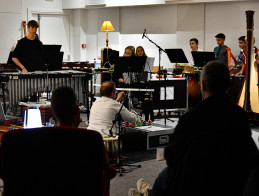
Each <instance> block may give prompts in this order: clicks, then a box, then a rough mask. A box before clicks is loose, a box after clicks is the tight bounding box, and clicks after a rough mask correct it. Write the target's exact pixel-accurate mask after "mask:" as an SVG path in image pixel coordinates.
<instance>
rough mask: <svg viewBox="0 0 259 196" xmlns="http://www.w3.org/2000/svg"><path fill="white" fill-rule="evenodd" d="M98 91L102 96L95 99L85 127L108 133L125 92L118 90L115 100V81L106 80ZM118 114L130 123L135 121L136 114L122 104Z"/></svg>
mask: <svg viewBox="0 0 259 196" xmlns="http://www.w3.org/2000/svg"><path fill="white" fill-rule="evenodd" d="M100 93H101V96H102V97H101V98H100V99H97V100H96V101H95V102H94V104H93V106H92V108H91V111H90V118H89V126H88V128H87V129H91V130H96V131H98V132H100V133H101V134H109V130H110V129H111V127H112V125H113V120H114V119H115V116H116V114H117V113H118V112H119V110H120V108H121V106H122V104H121V103H120V101H122V100H123V98H124V97H125V93H124V92H120V93H119V94H118V97H117V99H116V100H115V96H116V87H115V83H114V82H108V81H107V82H104V83H103V84H102V86H101V89H100ZM120 114H121V116H122V119H123V120H124V121H127V122H130V123H135V122H137V115H136V114H134V113H132V112H130V111H129V110H128V109H127V108H125V107H124V106H123V107H122V109H121V112H120ZM114 127H115V126H114Z"/></svg>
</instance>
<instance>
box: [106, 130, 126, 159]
mask: <svg viewBox="0 0 259 196" xmlns="http://www.w3.org/2000/svg"><path fill="white" fill-rule="evenodd" d="M103 142H104V146H105V149H106V151H107V154H108V157H109V159H110V162H114V161H116V160H118V158H119V141H118V136H116V137H108V136H106V135H103ZM121 146H122V145H121ZM120 150H121V148H120Z"/></svg>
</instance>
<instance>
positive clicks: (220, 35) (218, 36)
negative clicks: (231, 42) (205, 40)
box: [215, 33, 226, 39]
mask: <svg viewBox="0 0 259 196" xmlns="http://www.w3.org/2000/svg"><path fill="white" fill-rule="evenodd" d="M215 37H216V38H221V39H225V38H226V36H225V35H224V34H223V33H219V34H217V35H216V36H215Z"/></svg>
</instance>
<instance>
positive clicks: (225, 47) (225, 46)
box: [222, 45, 231, 50]
mask: <svg viewBox="0 0 259 196" xmlns="http://www.w3.org/2000/svg"><path fill="white" fill-rule="evenodd" d="M222 48H224V49H227V48H228V49H229V50H231V49H230V47H228V46H227V45H224V46H222Z"/></svg>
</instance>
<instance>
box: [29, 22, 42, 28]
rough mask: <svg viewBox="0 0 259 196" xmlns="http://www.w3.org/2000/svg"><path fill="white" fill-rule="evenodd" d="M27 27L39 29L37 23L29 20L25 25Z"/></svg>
mask: <svg viewBox="0 0 259 196" xmlns="http://www.w3.org/2000/svg"><path fill="white" fill-rule="evenodd" d="M27 26H28V27H36V28H38V27H39V23H38V22H37V21H35V20H30V21H29V22H28V25H27Z"/></svg>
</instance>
